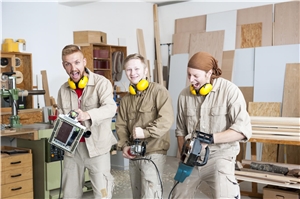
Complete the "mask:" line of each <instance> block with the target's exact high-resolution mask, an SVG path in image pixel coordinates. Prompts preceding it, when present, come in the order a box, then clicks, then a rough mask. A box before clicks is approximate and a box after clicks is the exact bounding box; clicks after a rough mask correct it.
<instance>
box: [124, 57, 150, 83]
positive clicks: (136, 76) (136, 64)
mask: <svg viewBox="0 0 300 199" xmlns="http://www.w3.org/2000/svg"><path fill="white" fill-rule="evenodd" d="M147 72H148V70H147V68H146V67H145V65H144V64H143V63H142V62H141V60H139V59H132V60H129V61H128V62H127V63H126V65H125V73H126V76H127V78H128V80H129V81H130V83H131V84H137V83H138V82H139V81H140V80H141V79H145V78H146V75H147Z"/></svg>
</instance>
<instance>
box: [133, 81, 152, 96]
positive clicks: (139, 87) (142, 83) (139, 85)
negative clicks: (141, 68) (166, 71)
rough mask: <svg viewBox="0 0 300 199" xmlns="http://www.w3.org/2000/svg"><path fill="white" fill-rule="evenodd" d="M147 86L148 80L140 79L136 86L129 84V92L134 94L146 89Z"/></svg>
mask: <svg viewBox="0 0 300 199" xmlns="http://www.w3.org/2000/svg"><path fill="white" fill-rule="evenodd" d="M148 86H149V82H148V80H146V79H141V80H140V81H139V83H137V85H136V86H134V85H131V84H130V85H129V93H130V94H131V95H136V93H137V91H140V92H141V91H144V90H146V89H147V88H148Z"/></svg>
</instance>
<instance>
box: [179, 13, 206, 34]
mask: <svg viewBox="0 0 300 199" xmlns="http://www.w3.org/2000/svg"><path fill="white" fill-rule="evenodd" d="M205 29H206V15H200V16H195V17H186V18H181V19H176V20H175V33H183V32H198V31H201V32H202V31H205Z"/></svg>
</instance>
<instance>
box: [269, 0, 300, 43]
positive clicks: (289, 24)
mask: <svg viewBox="0 0 300 199" xmlns="http://www.w3.org/2000/svg"><path fill="white" fill-rule="evenodd" d="M299 12H300V2H299V1H291V2H284V3H277V4H274V19H275V20H274V45H287V44H299V43H300V19H299V18H300V13H299Z"/></svg>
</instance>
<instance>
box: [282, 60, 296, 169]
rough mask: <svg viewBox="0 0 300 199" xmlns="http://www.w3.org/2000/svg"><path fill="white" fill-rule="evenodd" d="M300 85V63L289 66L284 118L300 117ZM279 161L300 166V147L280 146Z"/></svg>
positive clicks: (284, 94) (285, 84)
mask: <svg viewBox="0 0 300 199" xmlns="http://www.w3.org/2000/svg"><path fill="white" fill-rule="evenodd" d="M299 85H300V63H294V64H287V65H286V69H285V77H284V91H283V103H282V117H300V96H299V95H300V88H299V87H300V86H299ZM299 121H300V119H299ZM299 141H300V138H299ZM278 161H279V162H287V163H290V164H300V147H299V146H280V147H279V160H278Z"/></svg>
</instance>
